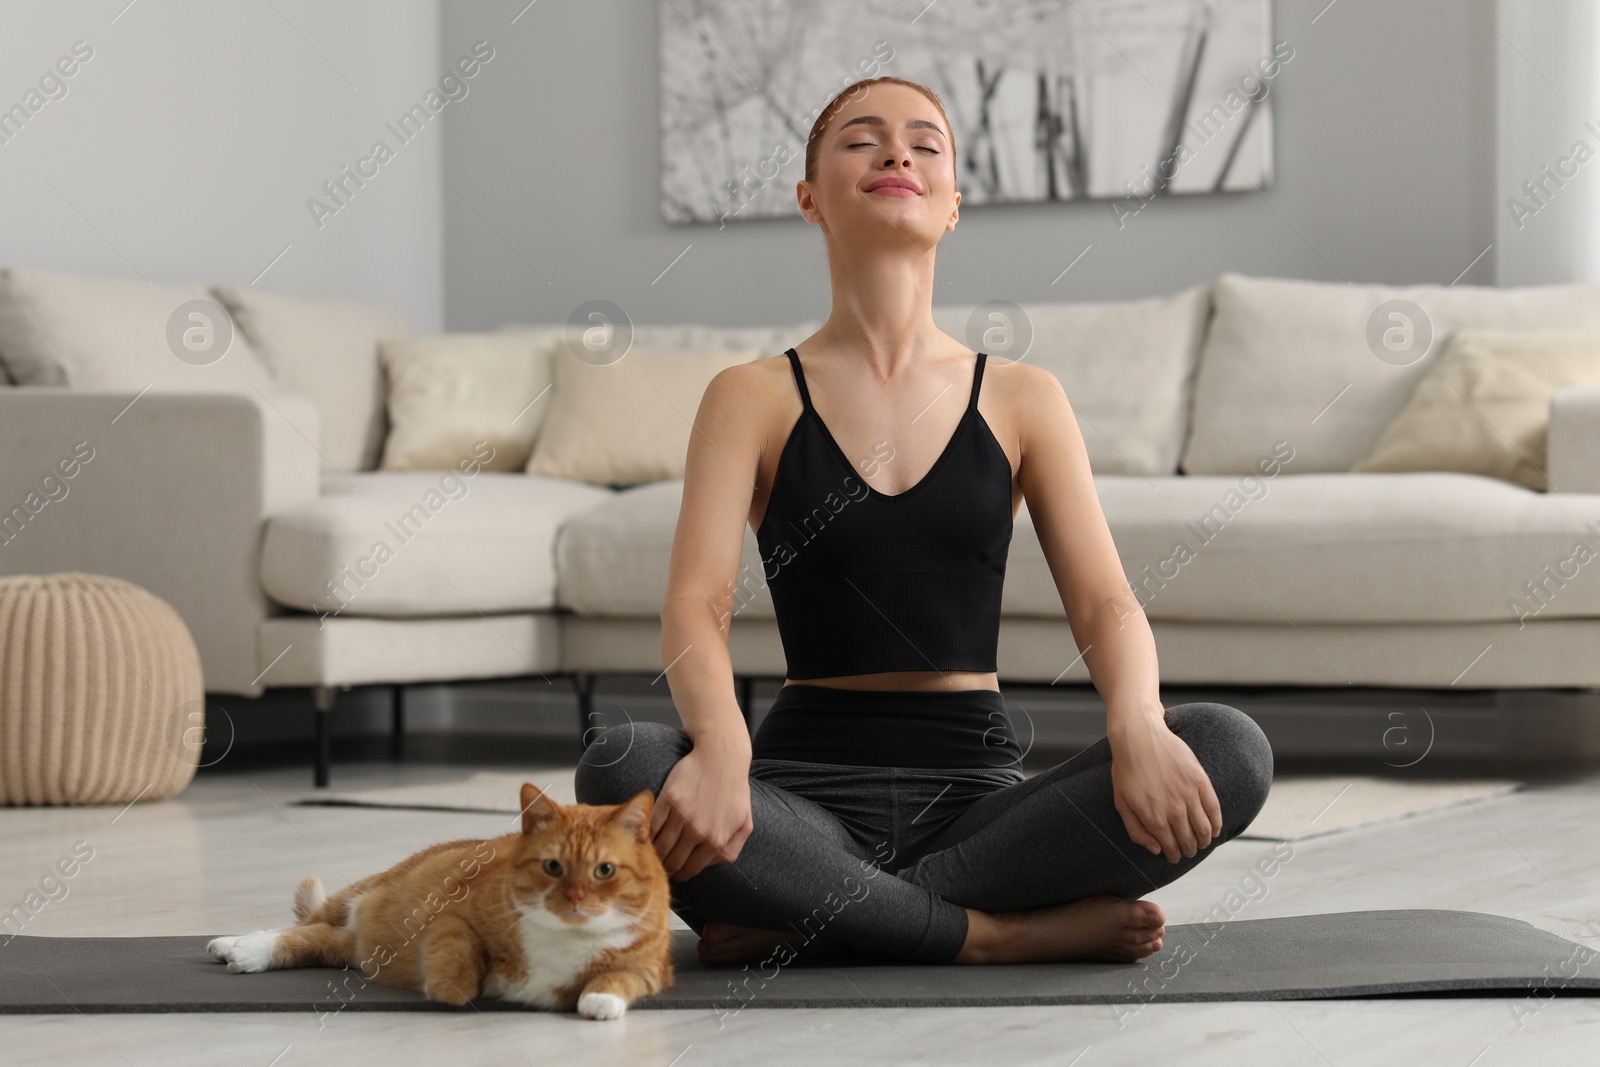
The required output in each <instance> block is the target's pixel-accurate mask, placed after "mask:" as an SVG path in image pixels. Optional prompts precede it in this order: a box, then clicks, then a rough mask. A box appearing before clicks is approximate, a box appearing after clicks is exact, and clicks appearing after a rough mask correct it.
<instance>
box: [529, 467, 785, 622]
mask: <svg viewBox="0 0 1600 1067" xmlns="http://www.w3.org/2000/svg"><path fill="white" fill-rule="evenodd" d="M682 503H683V482H682V480H681V479H675V480H672V481H666V482H654V483H652V484H650V485H640V486H635V487H634V488H632V489H624V490H622V491H620V492H618V493H616V494H615V495H613V496H612V497H611V498H610V499H609V500H608V501H606V502H605V503H603V504H601V505H600V506H598V507H595V508H592V509H590V510H588V511H585V512H584V513H583V514H581V515H574V516H573V517H572V518H571V519H570V520H569V521H568V522H567V524H566V525H565V526H563V527H562V528H561V534H560V536H559V537H558V538H557V539H556V572H557V574H558V575H559V577H558V580H557V587H558V589H559V594H558V597H559V601H558V602H559V603H560V605H561V606H562V607H564V608H571V609H572V610H573V611H576V612H578V613H579V614H582V615H601V616H623V617H645V618H649V617H659V616H660V614H661V603H662V601H663V600H664V599H665V597H666V594H667V565H668V563H669V562H670V561H671V559H672V538H673V533H674V531H675V530H676V528H677V523H678V509H679V507H680V506H681V505H682ZM732 593H733V608H732V610H733V614H734V615H735V617H737V616H739V615H743V614H750V615H752V616H759V617H764V618H769V619H770V618H772V617H773V609H772V594H771V593H770V592H768V591H767V583H766V580H765V578H764V577H763V574H762V568H761V550H760V548H759V546H758V545H757V544H756V535H755V534H754V533H753V532H752V531H751V529H750V525H749V524H748V523H746V524H745V526H744V549H743V553H742V556H741V560H740V570H739V573H738V575H737V577H736V578H735V580H734V589H733V590H732Z"/></svg>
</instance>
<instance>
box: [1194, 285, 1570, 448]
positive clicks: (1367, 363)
mask: <svg viewBox="0 0 1600 1067" xmlns="http://www.w3.org/2000/svg"><path fill="white" fill-rule="evenodd" d="M1397 300H1404V301H1410V302H1411V303H1412V304H1414V305H1416V306H1417V307H1418V308H1420V309H1422V312H1423V314H1424V316H1425V319H1422V320H1419V321H1416V322H1412V323H1411V324H1410V326H1411V328H1412V331H1413V332H1412V336H1411V347H1412V348H1415V349H1417V350H1421V351H1424V353H1425V354H1423V355H1422V356H1421V357H1420V358H1418V357H1417V356H1416V354H1415V352H1412V351H1406V350H1405V344H1404V342H1405V341H1406V337H1405V335H1404V333H1403V331H1404V330H1405V329H1406V326H1407V324H1406V323H1405V322H1404V321H1402V320H1400V319H1390V318H1389V315H1390V313H1391V312H1392V311H1395V310H1397V309H1386V308H1384V307H1383V305H1385V304H1388V303H1389V302H1391V301H1397ZM1212 305H1213V312H1212V318H1211V328H1210V330H1209V332H1208V333H1207V335H1206V341H1205V345H1204V347H1203V348H1202V349H1201V354H1200V367H1199V371H1198V375H1197V377H1196V379H1195V390H1194V417H1193V421H1192V428H1191V431H1190V436H1189V441H1188V444H1187V445H1186V446H1185V449H1184V454H1183V464H1182V469H1183V471H1184V472H1185V473H1187V474H1245V473H1248V472H1249V471H1250V470H1251V468H1252V466H1253V465H1254V464H1255V462H1256V461H1257V460H1258V459H1260V458H1261V457H1262V456H1265V455H1269V454H1270V453H1271V452H1272V450H1273V447H1274V446H1275V445H1277V444H1278V442H1287V443H1288V445H1289V446H1290V447H1292V448H1293V449H1294V450H1295V453H1296V459H1295V470H1296V471H1297V472H1299V473H1305V472H1308V471H1346V470H1349V469H1350V466H1351V464H1353V463H1355V462H1356V461H1357V460H1359V459H1360V458H1361V457H1363V456H1365V455H1366V454H1367V453H1368V452H1369V451H1371V449H1372V446H1373V444H1374V443H1376V441H1377V440H1378V436H1379V435H1380V434H1381V433H1382V432H1383V429H1384V427H1386V426H1388V425H1389V423H1390V422H1392V421H1393V420H1394V417H1395V415H1397V414H1398V413H1399V411H1400V409H1401V408H1402V407H1404V406H1405V404H1406V401H1407V400H1408V399H1409V398H1410V397H1411V394H1412V392H1413V391H1414V390H1415V388H1416V385H1417V382H1418V381H1419V380H1420V379H1421V378H1422V376H1423V375H1425V374H1426V373H1427V372H1428V368H1429V367H1430V366H1431V365H1432V363H1433V361H1434V360H1436V359H1437V358H1438V357H1439V355H1440V353H1441V351H1442V350H1443V348H1444V341H1445V338H1446V337H1447V336H1448V335H1449V334H1450V333H1451V332H1453V331H1455V330H1458V329H1462V328H1464V327H1493V328H1498V329H1507V330H1536V329H1550V330H1581V329H1595V328H1600V286H1594V285H1552V286H1530V287H1526V288H1517V289H1494V288H1489V287H1481V286H1465V285H1459V286H1445V285H1415V286H1406V287H1399V286H1383V285H1343V284H1337V283H1331V282H1304V281H1286V280H1282V279H1275V278H1247V277H1243V276H1241V275H1237V274H1225V275H1223V276H1222V277H1221V278H1219V279H1218V280H1217V282H1216V284H1215V285H1214V286H1213V287H1212ZM1398 310H1403V309H1398ZM1410 317H1412V318H1415V315H1414V314H1413V315H1412V316H1410ZM1388 330H1395V331H1402V332H1396V333H1395V334H1393V337H1394V342H1393V343H1394V345H1397V346H1399V347H1400V350H1398V351H1393V352H1391V351H1390V350H1388V347H1387V346H1386V345H1385V344H1384V343H1383V342H1382V338H1383V337H1384V334H1385V333H1386V332H1387V331H1388ZM1424 331H1425V332H1426V334H1429V335H1431V342H1430V344H1429V346H1428V347H1427V348H1426V349H1425V350H1424V349H1422V346H1421V343H1420V338H1421V337H1422V336H1424ZM1369 333H1370V334H1371V336H1373V337H1374V338H1376V339H1377V340H1376V341H1369ZM1378 351H1383V352H1384V358H1379V356H1378V355H1377V354H1376V353H1377V352H1378Z"/></svg>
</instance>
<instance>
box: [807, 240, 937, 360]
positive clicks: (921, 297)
mask: <svg viewBox="0 0 1600 1067" xmlns="http://www.w3.org/2000/svg"><path fill="white" fill-rule="evenodd" d="M894 240H899V238H895V239H894ZM828 275H829V279H830V281H831V282H832V285H833V308H832V310H831V311H830V312H829V314H828V319H827V321H826V322H824V323H823V324H822V326H821V328H820V329H818V330H817V333H816V338H817V340H818V342H820V343H821V344H823V345H825V346H827V347H829V348H834V349H839V350H842V351H843V352H844V353H847V354H852V355H854V356H857V357H859V358H861V359H864V360H865V361H866V362H867V364H868V365H869V366H871V367H873V368H874V369H876V370H877V372H878V373H879V374H880V375H881V376H883V377H886V378H887V377H890V376H891V375H893V374H894V372H895V371H896V369H897V368H898V367H900V366H902V365H903V364H904V363H906V362H908V361H911V360H914V359H917V358H920V357H921V356H923V355H924V354H925V353H926V352H927V351H928V350H929V349H930V348H932V347H934V346H935V345H936V343H937V341H938V339H940V338H942V336H943V335H942V334H941V333H940V331H939V328H938V327H937V326H935V325H934V322H933V277H934V269H933V249H931V248H930V249H927V250H922V249H918V248H916V247H915V246H913V245H912V244H911V242H909V241H902V242H901V247H899V248H895V247H885V246H884V244H883V242H882V241H881V240H875V241H874V242H873V247H870V248H849V249H841V248H830V249H829V255H828Z"/></svg>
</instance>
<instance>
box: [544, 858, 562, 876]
mask: <svg viewBox="0 0 1600 1067" xmlns="http://www.w3.org/2000/svg"><path fill="white" fill-rule="evenodd" d="M540 866H541V867H543V868H544V873H545V874H548V875H549V876H550V877H552V878H560V877H561V861H560V860H545V861H544V863H542V864H540Z"/></svg>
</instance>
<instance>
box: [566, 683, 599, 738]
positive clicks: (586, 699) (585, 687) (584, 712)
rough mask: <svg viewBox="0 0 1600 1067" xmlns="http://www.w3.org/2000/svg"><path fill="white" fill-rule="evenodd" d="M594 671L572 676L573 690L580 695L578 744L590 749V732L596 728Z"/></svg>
mask: <svg viewBox="0 0 1600 1067" xmlns="http://www.w3.org/2000/svg"><path fill="white" fill-rule="evenodd" d="M596 677H597V676H596V675H595V674H594V673H593V672H592V671H580V672H578V673H575V674H573V676H572V688H573V690H574V691H575V692H576V693H577V694H578V743H579V744H581V745H582V746H583V747H584V748H588V747H589V731H590V730H591V729H592V728H593V727H594V725H595V722H594V682H595V678H596Z"/></svg>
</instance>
